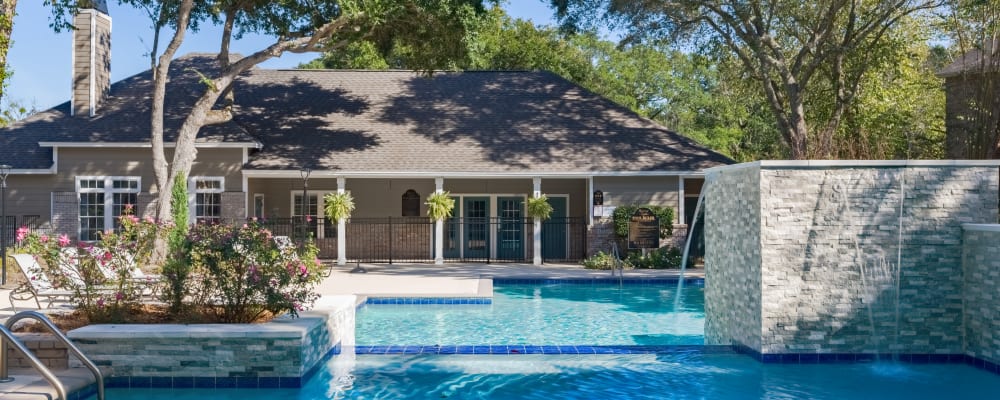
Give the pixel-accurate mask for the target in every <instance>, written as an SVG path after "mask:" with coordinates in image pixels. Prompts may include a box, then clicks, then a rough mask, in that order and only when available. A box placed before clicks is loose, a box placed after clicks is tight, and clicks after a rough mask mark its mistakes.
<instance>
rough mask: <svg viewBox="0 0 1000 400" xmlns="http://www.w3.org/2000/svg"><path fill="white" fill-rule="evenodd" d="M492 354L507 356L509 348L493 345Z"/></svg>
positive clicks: (491, 347)
mask: <svg viewBox="0 0 1000 400" xmlns="http://www.w3.org/2000/svg"><path fill="white" fill-rule="evenodd" d="M490 354H507V346H499V345H491V346H490Z"/></svg>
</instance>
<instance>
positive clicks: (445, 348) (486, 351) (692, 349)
mask: <svg viewBox="0 0 1000 400" xmlns="http://www.w3.org/2000/svg"><path fill="white" fill-rule="evenodd" d="M354 352H355V354H369V355H393V354H447V355H452V354H455V355H469V354H473V355H523V354H552V355H554V354H675V353H712V354H717V353H732V352H733V349H732V348H731V347H730V346H704V345H661V346H643V345H620V346H619V345H573V346H565V345H564V346H556V345H550V346H536V345H523V344H513V345H486V344H482V345H427V346H416V345H411V346H400V345H389V346H357V347H355V349H354Z"/></svg>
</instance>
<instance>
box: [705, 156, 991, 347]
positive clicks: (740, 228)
mask: <svg viewBox="0 0 1000 400" xmlns="http://www.w3.org/2000/svg"><path fill="white" fill-rule="evenodd" d="M705 190H707V193H706V195H707V197H706V214H705V215H706V229H705V235H706V260H705V261H706V267H705V275H706V277H705V278H706V279H705V281H706V285H705V286H706V287H705V295H706V310H705V311H706V343H707V344H735V345H738V346H745V347H746V348H748V350H750V351H752V352H757V353H761V354H789V353H798V354H806V353H808V354H822V353H830V354H833V353H868V354H870V353H890V352H901V353H920V354H934V353H936V354H960V353H962V352H963V336H964V335H963V331H962V312H963V306H962V288H963V284H964V281H963V274H962V264H961V261H962V260H961V259H962V245H961V243H962V227H961V224H962V223H974V222H995V221H996V219H997V200H998V199H997V192H998V175H997V163H996V162H992V161H990V162H954V161H924V162H919V161H918V162H905V161H883V162H867V163H865V162H835V161H828V162H814V161H808V162H788V161H772V162H767V161H764V162H755V163H748V164H740V165H735V166H728V167H719V168H713V169H709V170H708V184H707V185H706V189H705ZM900 200H902V202H903V204H902V209H903V211H902V225H900ZM900 226H902V231H900ZM900 237H901V239H902V245H901V246H900V244H899V243H900ZM897 266H898V267H899V268H901V269H900V270H899V274H898V280H899V291H898V296H897V293H896V290H895V289H894V287H895V285H894V284H893V283H894V282H895V279H896V276H897V275H896V273H895V268H897ZM862 269H866V270H870V271H881V270H885V271H888V273H887V274H884V275H882V277H886V276H888V277H889V278H890V279H891V280H892V282H886V281H884V280H879V281H876V282H875V283H878V284H877V285H871V283H872V282H873V280H872V275H871V274H865V275H864V276H863V275H862V273H861V271H862ZM863 278H865V279H864V280H863ZM865 283H868V284H869V285H868V286H866V285H865ZM866 287H868V288H874V289H868V290H866V289H865V288H866ZM897 298H898V302H897V301H896V299H897ZM897 304H898V311H899V312H898V315H899V318H898V329H897V318H896V315H897V313H896V309H897Z"/></svg>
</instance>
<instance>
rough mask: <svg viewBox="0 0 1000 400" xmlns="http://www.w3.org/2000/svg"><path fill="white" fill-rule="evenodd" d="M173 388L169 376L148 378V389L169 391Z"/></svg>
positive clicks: (172, 381)
mask: <svg viewBox="0 0 1000 400" xmlns="http://www.w3.org/2000/svg"><path fill="white" fill-rule="evenodd" d="M173 386H174V380H173V379H172V378H170V377H169V376H153V377H150V378H149V387H151V388H154V389H169V388H172V387H173Z"/></svg>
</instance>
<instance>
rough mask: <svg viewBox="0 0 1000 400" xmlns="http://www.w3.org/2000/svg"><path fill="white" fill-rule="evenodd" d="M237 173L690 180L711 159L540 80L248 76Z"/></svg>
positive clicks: (640, 121) (546, 77) (330, 73)
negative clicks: (248, 138) (590, 174)
mask: <svg viewBox="0 0 1000 400" xmlns="http://www.w3.org/2000/svg"><path fill="white" fill-rule="evenodd" d="M237 102H238V104H239V109H238V112H237V121H239V122H240V123H241V124H243V125H244V126H246V127H247V129H249V130H250V131H251V132H252V133H255V134H258V137H259V139H260V140H261V142H263V144H264V147H263V149H262V150H261V151H260V152H258V153H256V154H254V155H252V156H251V158H250V162H249V163H248V165H247V166H246V168H247V169H266V170H288V169H299V168H302V167H309V168H312V169H322V170H335V171H343V172H392V171H420V172H498V173H504V172H550V173H558V172H587V171H696V170H701V169H704V168H708V167H713V166H718V165H724V164H730V163H732V161H731V160H730V159H728V158H726V157H724V156H722V155H720V154H718V153H715V152H713V151H710V150H708V149H706V148H704V147H702V146H699V145H697V144H695V143H693V142H692V141H691V140H689V139H687V138H684V137H682V136H680V135H678V134H676V133H673V132H670V131H668V130H666V129H665V128H663V127H662V126H659V125H657V124H656V123H654V122H652V121H649V120H646V119H644V118H641V117H639V116H638V115H636V114H634V113H632V112H631V111H629V110H627V109H625V108H623V107H620V106H618V105H616V104H614V103H612V102H611V101H608V100H606V99H604V98H602V97H600V96H597V95H595V94H593V93H590V92H588V91H586V90H584V89H583V88H581V87H579V86H577V85H575V84H573V83H571V82H569V81H567V80H565V79H563V78H561V77H559V76H558V75H555V74H553V73H549V72H438V73H435V74H434V75H433V76H431V77H427V76H425V75H422V74H419V73H414V72H410V71H345V70H255V71H253V72H252V73H250V74H248V75H247V76H246V77H244V78H243V79H242V82H241V85H240V89H239V92H238V98H237Z"/></svg>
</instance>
